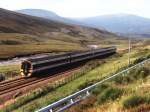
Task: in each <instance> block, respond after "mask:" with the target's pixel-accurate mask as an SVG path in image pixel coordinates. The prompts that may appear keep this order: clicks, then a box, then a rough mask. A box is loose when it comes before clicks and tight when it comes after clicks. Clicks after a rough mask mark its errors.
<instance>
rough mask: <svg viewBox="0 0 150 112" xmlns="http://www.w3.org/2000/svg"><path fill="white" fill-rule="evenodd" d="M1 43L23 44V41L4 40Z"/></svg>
mask: <svg viewBox="0 0 150 112" xmlns="http://www.w3.org/2000/svg"><path fill="white" fill-rule="evenodd" d="M1 43H2V44H5V45H19V44H22V43H21V42H19V41H15V40H2V41H1Z"/></svg>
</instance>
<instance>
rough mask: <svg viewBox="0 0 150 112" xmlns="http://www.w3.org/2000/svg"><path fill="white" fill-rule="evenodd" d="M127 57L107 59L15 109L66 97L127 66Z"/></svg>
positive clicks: (30, 108)
mask: <svg viewBox="0 0 150 112" xmlns="http://www.w3.org/2000/svg"><path fill="white" fill-rule="evenodd" d="M136 52H137V51H134V52H133V53H132V54H131V61H133V60H135V59H136V58H135V57H133V58H132V56H134V54H135V53H136ZM142 55H144V54H141V56H142ZM138 57H140V56H138ZM138 57H137V58H138ZM127 59H128V57H127V54H125V55H124V56H122V57H119V58H118V57H117V58H115V57H114V58H110V59H108V60H107V62H106V63H104V64H102V65H101V66H100V67H97V68H96V69H94V70H92V71H90V72H88V73H87V74H86V75H84V76H81V77H80V78H78V79H75V80H73V81H72V82H70V83H68V84H66V85H64V86H62V87H60V88H58V89H56V90H55V91H52V92H50V93H48V94H46V95H45V96H43V97H41V98H37V99H35V100H33V101H31V102H28V103H27V104H25V105H23V106H21V107H20V108H18V109H17V110H14V111H15V112H16V111H17V112H20V111H23V110H24V111H25V112H28V111H34V110H36V109H37V106H38V108H40V107H43V106H46V105H48V104H50V103H52V102H54V101H56V100H58V99H60V98H62V97H65V96H67V95H69V94H71V93H73V92H75V91H77V90H78V89H79V87H80V86H81V85H83V84H84V83H86V82H87V81H92V80H100V79H101V78H103V77H105V76H107V75H108V74H111V73H114V72H116V71H118V70H119V69H121V68H122V67H125V66H126V65H127V63H128V61H124V60H127ZM122 60H123V61H122ZM114 65H115V66H114ZM68 88H69V89H68ZM62 93H63V94H62ZM54 96H55V97H54Z"/></svg>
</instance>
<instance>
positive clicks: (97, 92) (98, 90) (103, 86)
mask: <svg viewBox="0 0 150 112" xmlns="http://www.w3.org/2000/svg"><path fill="white" fill-rule="evenodd" d="M108 87H109V85H106V84H102V85H100V86H97V87H96V88H95V89H94V90H92V94H94V95H98V94H100V93H102V92H103V91H104V90H105V89H107V88H108Z"/></svg>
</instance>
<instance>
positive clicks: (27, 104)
mask: <svg viewBox="0 0 150 112" xmlns="http://www.w3.org/2000/svg"><path fill="white" fill-rule="evenodd" d="M148 54H149V50H147V49H145V48H144V47H141V48H138V49H134V50H133V51H132V53H131V62H134V61H135V60H136V59H138V58H141V57H145V56H147V55H148ZM87 65H88V64H87ZM114 65H115V66H114ZM127 65H128V53H125V52H124V53H118V54H116V55H114V56H112V57H110V58H107V59H104V60H96V61H95V62H91V63H89V66H85V68H84V69H81V71H79V72H77V73H74V74H73V75H72V77H70V78H67V79H62V80H60V81H57V82H56V83H54V84H53V83H50V84H48V85H47V86H46V85H45V87H43V88H39V89H37V90H35V91H31V92H30V93H29V94H27V95H25V96H22V97H18V98H17V99H16V102H15V103H13V104H10V105H8V106H7V107H6V108H4V109H3V110H1V111H2V112H6V111H13V112H21V111H24V112H32V111H35V110H36V109H37V108H41V107H43V106H46V105H48V104H50V103H52V102H55V101H57V100H59V99H61V98H63V97H65V96H68V95H70V94H72V93H74V92H76V91H78V90H80V89H83V88H85V87H86V86H88V85H90V84H93V83H95V82H97V81H100V80H102V79H103V78H104V77H106V76H108V74H112V73H115V72H117V71H118V70H122V69H123V68H125V67H127ZM132 73H134V72H132ZM132 73H131V74H132ZM131 74H129V76H131ZM146 75H147V74H146ZM134 76H136V74H134ZM131 78H132V77H131ZM137 78H140V76H139V77H137ZM131 80H132V79H131ZM120 81H122V80H120ZM134 81H136V79H134ZM134 81H133V82H134ZM133 82H131V83H130V84H133ZM109 83H110V85H109V86H110V87H111V86H113V85H115V84H114V82H109ZM135 84H136V83H135ZM117 85H118V86H119V85H121V84H118V83H117V84H116V86H117ZM126 86H127V85H121V87H126ZM70 87H71V88H70ZM127 87H128V86H127ZM130 87H132V86H129V88H130ZM68 88H70V89H68ZM133 88H134V89H136V88H135V86H134V87H133ZM120 89H121V88H119V90H120ZM111 90H113V91H115V92H116V91H119V90H118V88H117V90H116V88H113V87H112V88H108V89H107V91H106V92H109V91H111ZM99 92H103V91H102V90H101V89H100V90H99ZM62 93H63V94H62ZM117 93H118V92H117ZM137 93H138V92H137ZM99 94H100V93H99ZM118 94H119V95H121V94H120V91H119V93H118ZM118 94H117V95H118ZM115 95H116V94H115ZM126 95H128V94H126ZM112 96H113V95H112ZM94 98H97V97H94ZM110 98H111V97H110ZM31 99H32V100H31ZM91 100H92V101H91ZM93 100H94V99H93V98H91V99H90V100H88V101H86V102H85V103H84V104H85V105H84V106H82V105H81V106H80V105H78V106H77V107H75V109H74V107H73V110H72V111H73V112H83V111H85V112H88V109H91V111H89V112H94V109H95V108H97V107H98V108H99V106H101V105H98V104H97V102H96V100H94V102H93ZM116 101H118V100H116ZM90 102H91V103H92V106H91V107H90V108H89V106H88V105H90V104H91V103H90ZM110 102H111V103H109V101H108V102H106V106H107V103H108V104H109V109H111V107H112V105H111V104H112V103H113V101H110ZM93 104H94V105H93ZM96 104H97V105H96ZM102 106H103V105H102ZM80 107H81V108H80ZM82 107H84V108H82ZM100 109H101V108H100ZM104 109H105V105H104ZM106 109H107V107H106ZM92 110H93V111H92ZM72 111H70V112H72ZM95 112H96V111H95ZM106 112H110V110H108V111H106ZM113 112H116V111H113Z"/></svg>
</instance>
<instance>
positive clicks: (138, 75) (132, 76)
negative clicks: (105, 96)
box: [113, 67, 150, 84]
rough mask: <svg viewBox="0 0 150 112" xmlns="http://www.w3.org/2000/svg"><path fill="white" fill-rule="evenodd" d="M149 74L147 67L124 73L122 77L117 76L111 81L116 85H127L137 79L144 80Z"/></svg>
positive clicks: (149, 70)
mask: <svg viewBox="0 0 150 112" xmlns="http://www.w3.org/2000/svg"><path fill="white" fill-rule="evenodd" d="M149 73H150V69H149V68H147V67H140V68H136V69H133V70H130V72H129V73H126V74H125V75H124V76H123V75H121V76H117V77H116V78H114V79H113V81H114V82H115V83H117V84H128V83H131V82H133V81H135V80H137V79H143V78H146V77H147V76H148V75H149Z"/></svg>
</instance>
